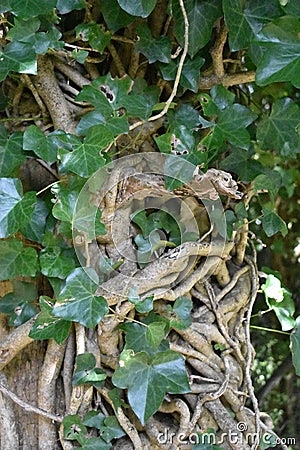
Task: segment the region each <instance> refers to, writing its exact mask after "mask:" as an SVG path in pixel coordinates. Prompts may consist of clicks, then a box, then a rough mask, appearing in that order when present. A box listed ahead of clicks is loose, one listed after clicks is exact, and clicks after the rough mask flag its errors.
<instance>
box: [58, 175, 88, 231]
mask: <svg viewBox="0 0 300 450" xmlns="http://www.w3.org/2000/svg"><path fill="white" fill-rule="evenodd" d="M83 184H84V180H83V179H80V178H79V177H75V176H74V177H71V178H70V179H69V181H68V184H67V185H66V186H64V185H63V184H62V183H57V184H55V185H54V186H52V188H51V192H52V193H53V194H55V204H54V206H53V209H52V214H53V216H54V217H55V218H56V219H58V220H62V221H64V222H68V223H70V224H71V223H72V220H73V213H74V210H75V204H76V201H77V198H78V195H79V192H80V191H81V188H82V186H83Z"/></svg>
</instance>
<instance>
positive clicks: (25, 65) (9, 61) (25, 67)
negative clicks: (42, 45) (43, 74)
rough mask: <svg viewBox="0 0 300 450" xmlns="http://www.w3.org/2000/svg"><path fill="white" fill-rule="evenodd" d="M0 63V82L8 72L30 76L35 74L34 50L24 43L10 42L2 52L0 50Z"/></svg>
mask: <svg viewBox="0 0 300 450" xmlns="http://www.w3.org/2000/svg"><path fill="white" fill-rule="evenodd" d="M0 61H1V65H0V81H3V80H4V79H5V78H6V77H7V75H8V74H9V72H19V73H28V74H32V75H36V73H37V60H36V53H35V50H34V49H33V48H32V46H31V45H30V44H27V43H25V42H18V41H16V42H10V43H9V44H7V45H6V46H5V47H4V50H3V51H2V50H1V48H0Z"/></svg>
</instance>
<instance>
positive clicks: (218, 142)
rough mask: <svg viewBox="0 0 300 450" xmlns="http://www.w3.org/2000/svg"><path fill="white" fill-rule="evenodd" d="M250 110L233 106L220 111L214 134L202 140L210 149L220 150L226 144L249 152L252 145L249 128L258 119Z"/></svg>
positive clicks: (240, 106)
mask: <svg viewBox="0 0 300 450" xmlns="http://www.w3.org/2000/svg"><path fill="white" fill-rule="evenodd" d="M256 117H257V115H256V114H254V113H253V112H252V111H251V110H250V109H249V108H247V107H246V106H243V105H240V104H237V103H235V104H233V105H230V106H228V107H227V108H225V109H224V110H222V111H220V112H219V114H218V119H217V121H216V124H215V125H214V127H213V130H212V133H211V134H210V135H208V136H207V137H206V138H204V139H203V140H202V144H204V145H208V147H209V148H220V147H221V146H222V145H224V143H225V142H229V143H230V144H232V145H233V146H236V147H240V148H243V149H245V150H247V149H248V148H249V145H250V135H249V132H248V131H247V129H246V128H247V127H248V126H249V125H250V124H251V123H252V122H253V121H254V120H255V119H256Z"/></svg>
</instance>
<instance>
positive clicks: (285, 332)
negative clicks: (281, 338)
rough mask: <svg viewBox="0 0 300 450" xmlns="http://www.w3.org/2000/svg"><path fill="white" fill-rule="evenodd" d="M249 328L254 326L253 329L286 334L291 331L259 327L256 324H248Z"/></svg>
mask: <svg viewBox="0 0 300 450" xmlns="http://www.w3.org/2000/svg"><path fill="white" fill-rule="evenodd" d="M250 328H254V329H255V330H261V331H271V332H272V333H278V334H285V335H287V336H290V334H291V333H288V332H287V331H281V330H274V329H273V328H266V327H259V326H256V325H250Z"/></svg>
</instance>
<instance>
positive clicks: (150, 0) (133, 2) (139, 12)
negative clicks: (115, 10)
mask: <svg viewBox="0 0 300 450" xmlns="http://www.w3.org/2000/svg"><path fill="white" fill-rule="evenodd" d="M118 3H119V5H120V6H121V8H122V9H124V11H126V12H127V13H128V14H131V15H132V16H139V17H148V16H149V15H150V14H151V12H152V11H153V9H154V7H155V5H156V0H118Z"/></svg>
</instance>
